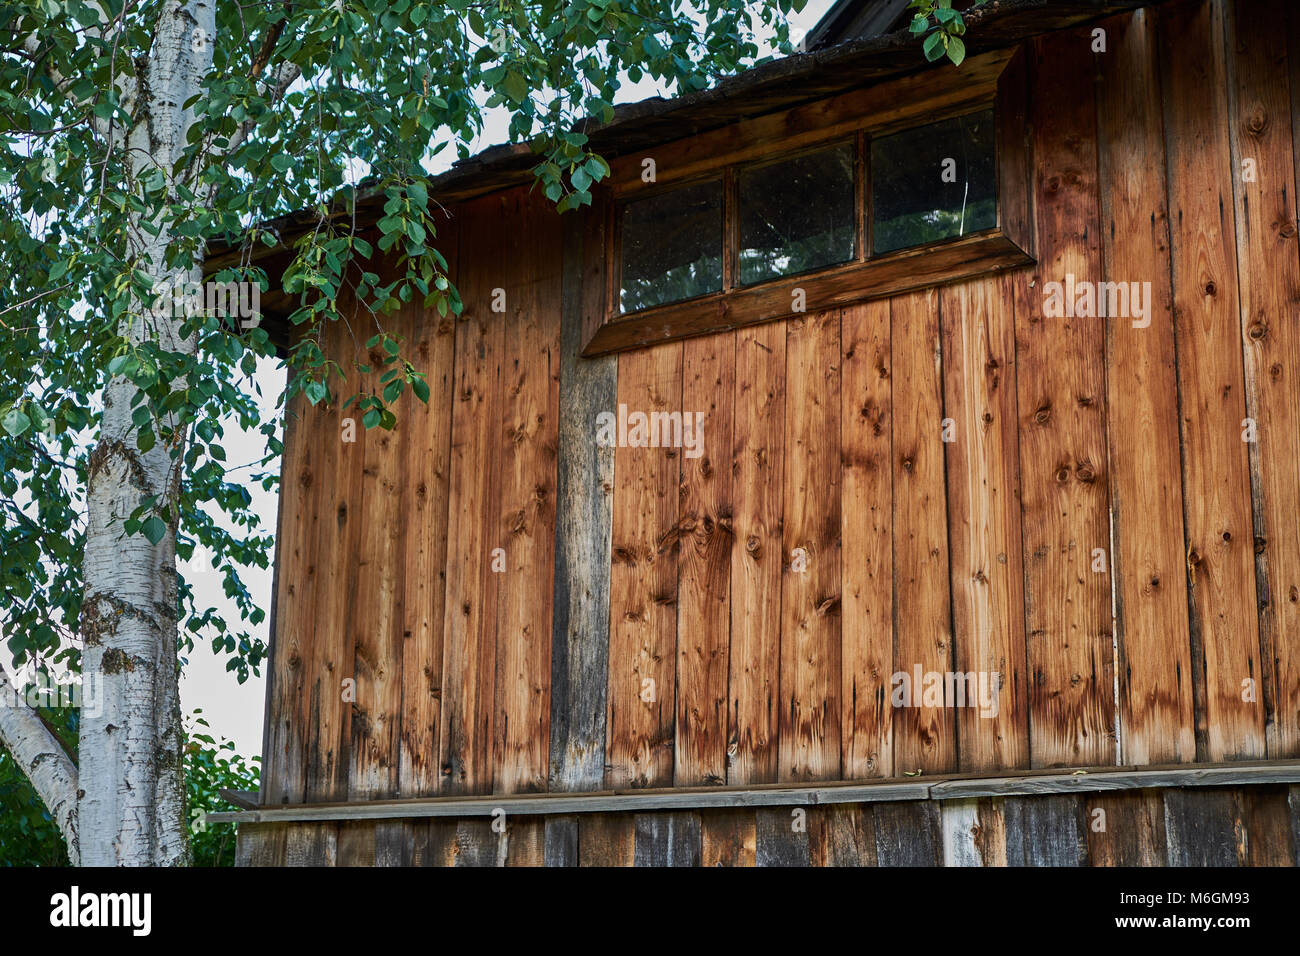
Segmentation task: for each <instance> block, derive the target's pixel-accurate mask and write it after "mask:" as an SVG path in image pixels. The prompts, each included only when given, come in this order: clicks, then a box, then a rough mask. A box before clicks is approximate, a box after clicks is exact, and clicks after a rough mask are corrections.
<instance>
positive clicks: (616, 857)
mask: <svg viewBox="0 0 1300 956" xmlns="http://www.w3.org/2000/svg"><path fill="white" fill-rule="evenodd" d="M580 827H581V829H580V830H579V834H578V864H579V865H580V866H632V865H633V863H634V861H635V854H636V818H635V817H634V816H633V815H632V814H630V813H609V814H599V815H594V816H586V817H583V818H582V821H581V824H580Z"/></svg>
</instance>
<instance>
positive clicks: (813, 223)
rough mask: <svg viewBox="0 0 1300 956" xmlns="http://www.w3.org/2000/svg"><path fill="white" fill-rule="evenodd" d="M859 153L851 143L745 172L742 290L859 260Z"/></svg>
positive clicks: (741, 183)
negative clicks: (856, 203) (855, 164)
mask: <svg viewBox="0 0 1300 956" xmlns="http://www.w3.org/2000/svg"><path fill="white" fill-rule="evenodd" d="M853 152H854V149H853V145H852V144H851V143H845V144H843V145H842V146H833V147H831V148H830V149H823V150H819V151H817V152H815V153H808V154H806V155H803V156H795V157H794V158H792V159H787V160H785V161H783V162H779V163H771V164H769V165H766V166H759V167H757V168H754V169H746V170H742V171H741V173H740V177H739V200H740V282H741V284H742V285H747V284H749V283H751V282H762V281H763V280H764V279H771V278H774V277H776V276H787V275H795V274H796V273H799V272H808V271H809V270H811V269H820V268H822V267H823V266H829V265H834V264H835V263H837V262H847V261H848V260H850V259H852V258H853V255H854V251H855V250H854V239H855V238H856V234H857V223H856V222H855V221H854V214H853V209H854V206H853V203H854V200H853V179H854V176H853Z"/></svg>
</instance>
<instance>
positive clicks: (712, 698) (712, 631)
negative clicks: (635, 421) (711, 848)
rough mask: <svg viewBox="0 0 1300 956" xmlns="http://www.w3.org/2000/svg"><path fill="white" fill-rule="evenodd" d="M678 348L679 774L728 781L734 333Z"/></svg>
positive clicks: (680, 781)
mask: <svg viewBox="0 0 1300 956" xmlns="http://www.w3.org/2000/svg"><path fill="white" fill-rule="evenodd" d="M682 348H683V359H682V369H683V382H682V402H681V412H682V420H683V429H684V431H683V436H684V438H685V437H687V435H688V433H687V432H686V431H685V429H686V427H687V425H686V423H687V421H688V420H693V421H694V422H695V423H696V424H695V425H694V426H693V427H691V429H690V433H689V434H693V435H694V442H695V443H696V447H694V448H692V447H687V448H685V449H684V450H683V453H682V455H681V456H680V459H679V460H680V462H681V479H680V481H681V484H680V492H679V497H678V518H677V527H678V529H679V530H680V537H679V539H678V540H679V554H678V567H677V715H676V721H675V726H676V734H677V737H676V742H675V746H674V748H673V753H674V757H675V767H674V771H673V782H674V783H675V784H676V785H678V786H699V785H701V784H725V783H726V782H727V701H728V677H729V666H730V654H729V651H730V644H731V567H732V551H733V545H734V543H735V537H734V529H733V525H732V520H733V518H732V515H733V505H732V501H733V492H732V469H731V455H732V417H733V411H734V407H735V394H736V381H735V375H736V337H735V335H733V334H731V333H724V334H722V335H712V336H709V337H707V338H701V339H692V340H690V341H687V342H685V343H683V347H682ZM699 416H703V417H702V419H701V418H700V417H699Z"/></svg>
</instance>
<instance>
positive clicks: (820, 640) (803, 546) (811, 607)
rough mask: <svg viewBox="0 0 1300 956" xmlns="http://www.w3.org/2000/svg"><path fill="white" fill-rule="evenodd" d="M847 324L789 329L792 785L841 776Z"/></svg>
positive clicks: (787, 630)
mask: <svg viewBox="0 0 1300 956" xmlns="http://www.w3.org/2000/svg"><path fill="white" fill-rule="evenodd" d="M839 334H840V315H839V313H838V312H823V313H819V314H816V315H808V316H806V317H802V318H799V319H796V320H794V321H793V322H791V323H790V324H789V325H788V326H787V328H786V414H785V455H786V458H785V475H784V483H785V493H784V518H783V520H782V542H783V543H782V571H783V575H782V585H781V697H780V700H781V741H780V752H779V771H780V775H781V779H783V780H833V779H835V778H836V777H838V776H839V774H840V728H839V723H840V703H839V695H840V584H841V582H840V478H841V476H840V449H839V437H840V429H839V418H840V394H839V392H840V374H839V369H840V343H839Z"/></svg>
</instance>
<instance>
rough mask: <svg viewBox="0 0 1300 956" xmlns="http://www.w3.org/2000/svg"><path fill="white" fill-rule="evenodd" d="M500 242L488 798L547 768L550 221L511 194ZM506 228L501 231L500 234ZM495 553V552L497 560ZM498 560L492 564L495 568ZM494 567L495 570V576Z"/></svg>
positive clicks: (555, 347) (553, 356)
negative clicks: (505, 275) (502, 269)
mask: <svg viewBox="0 0 1300 956" xmlns="http://www.w3.org/2000/svg"><path fill="white" fill-rule="evenodd" d="M517 203H518V204H517V205H515V204H514V201H512V205H511V206H510V208H509V210H508V211H507V213H506V215H507V218H506V219H505V220H504V221H503V223H502V224H501V226H502V228H503V229H504V231H506V232H507V233H508V234H509V236H510V239H509V241H508V248H507V256H506V259H505V260H504V261H505V262H506V263H508V264H509V269H510V279H509V281H508V283H507V285H506V287H505V300H506V301H505V305H506V311H505V314H504V315H503V316H499V318H500V319H503V320H504V325H505V343H507V344H506V346H505V351H504V353H503V356H502V362H501V383H500V387H501V393H502V394H501V421H500V433H499V437H500V439H502V440H503V442H504V444H503V445H500V446H498V447H499V451H498V454H500V455H501V461H500V462H499V463H498V467H499V469H500V475H501V477H500V495H501V497H500V502H499V504H497V505H496V506H495V511H494V512H493V518H492V524H491V526H490V529H491V533H492V534H493V536H494V538H493V540H492V541H490V542H489V544H490V547H491V548H492V549H496V548H500V549H501V551H495V550H493V552H492V553H493V558H492V562H491V563H492V565H493V572H494V577H496V578H497V579H498V585H497V596H498V608H497V615H496V620H497V634H496V666H497V673H496V682H495V683H496V687H495V694H496V705H495V706H496V716H495V719H494V721H493V739H494V743H493V762H494V768H493V773H494V776H493V789H494V790H495V791H496V792H499V793H514V792H517V791H521V790H524V791H526V790H545V789H546V780H547V773H548V768H549V763H548V761H549V756H550V754H549V740H550V715H551V707H550V676H551V626H552V617H551V608H552V601H553V598H554V587H555V581H554V573H555V507H556V484H555V483H556V478H557V471H556V469H557V464H556V453H557V447H558V443H559V425H558V421H559V404H560V392H559V379H560V305H561V301H560V297H561V286H560V269H561V251H562V233H561V223H560V217H559V216H558V214H556V213H555V211H554V209H553V208H552V207H551V205H550V203H549V202H547V201H546V200H545V199H544V198H543V197H541V196H536V197H535V198H534V197H530V195H529V194H527V193H520V194H519V195H518V199H517ZM507 224H508V225H507ZM503 552H504V553H503ZM496 558H500V559H501V561H502V564H501V565H497V564H496ZM497 567H504V570H503V571H501V572H500V573H496V568H497Z"/></svg>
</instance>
